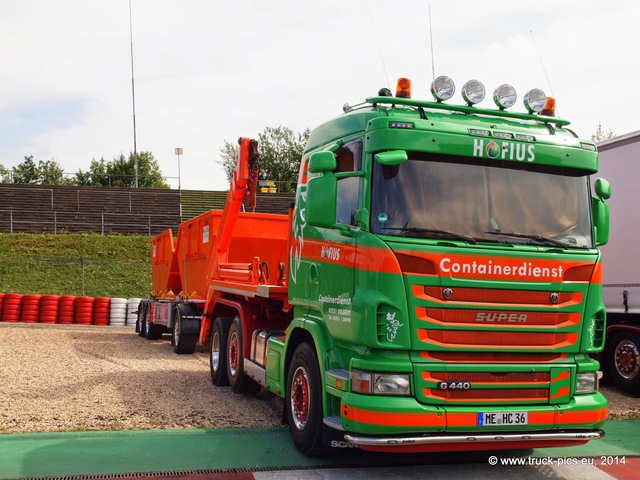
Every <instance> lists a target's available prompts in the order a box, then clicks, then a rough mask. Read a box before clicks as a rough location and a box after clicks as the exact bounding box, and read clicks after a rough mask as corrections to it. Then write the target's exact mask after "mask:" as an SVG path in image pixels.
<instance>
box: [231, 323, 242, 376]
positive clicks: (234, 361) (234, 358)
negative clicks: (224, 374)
mask: <svg viewBox="0 0 640 480" xmlns="http://www.w3.org/2000/svg"><path fill="white" fill-rule="evenodd" d="M238 350H239V345H238V334H237V333H236V332H233V333H232V334H231V337H230V338H229V372H230V373H231V376H232V377H235V376H236V374H237V373H238V355H239V354H240V352H239V351H238Z"/></svg>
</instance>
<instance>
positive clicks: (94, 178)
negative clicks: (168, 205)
mask: <svg viewBox="0 0 640 480" xmlns="http://www.w3.org/2000/svg"><path fill="white" fill-rule="evenodd" d="M137 163H138V186H139V187H141V188H170V187H169V184H167V182H165V181H164V178H163V176H162V172H161V171H160V166H159V165H158V162H157V160H156V159H155V158H154V156H153V153H151V152H140V153H138V154H137ZM135 164H136V156H134V154H133V153H131V154H130V155H129V157H128V158H127V157H125V156H124V155H120V156H119V157H117V158H114V159H113V160H111V161H106V160H105V159H104V158H101V159H100V160H96V159H93V160H91V164H90V166H89V170H88V171H86V172H85V171H83V170H82V169H80V170H78V171H77V172H76V174H75V176H74V177H71V178H65V176H64V170H63V168H62V166H60V164H59V163H58V162H56V161H55V160H47V161H46V162H45V161H42V160H40V161H38V163H37V164H36V162H35V161H34V160H33V155H31V156H28V157H24V162H22V163H20V164H19V165H17V166H15V167H13V168H11V169H8V168H6V167H5V166H3V165H0V182H2V183H10V182H11V183H17V184H23V185H28V184H31V185H79V186H85V187H135V183H136V182H135V177H136V175H135Z"/></svg>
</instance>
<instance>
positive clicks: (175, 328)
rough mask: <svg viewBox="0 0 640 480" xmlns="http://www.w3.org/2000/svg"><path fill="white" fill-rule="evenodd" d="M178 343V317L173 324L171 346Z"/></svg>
mask: <svg viewBox="0 0 640 480" xmlns="http://www.w3.org/2000/svg"><path fill="white" fill-rule="evenodd" d="M179 342H180V317H178V318H176V319H175V322H174V323H173V344H174V345H178V344H179Z"/></svg>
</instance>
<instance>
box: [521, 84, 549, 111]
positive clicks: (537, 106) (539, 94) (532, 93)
mask: <svg viewBox="0 0 640 480" xmlns="http://www.w3.org/2000/svg"><path fill="white" fill-rule="evenodd" d="M546 103H547V96H546V95H545V93H544V92H543V91H542V90H540V89H539V88H534V89H531V90H529V91H528V92H527V93H525V95H524V106H525V107H526V109H527V110H528V111H529V113H538V112H540V111H541V110H542V109H543V108H544V106H545V105H546Z"/></svg>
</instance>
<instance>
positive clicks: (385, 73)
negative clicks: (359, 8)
mask: <svg viewBox="0 0 640 480" xmlns="http://www.w3.org/2000/svg"><path fill="white" fill-rule="evenodd" d="M369 19H371V26H372V27H373V35H374V36H375V37H376V44H377V45H378V53H379V54H380V62H382V70H384V76H385V78H386V79H387V87H389V90H391V83H390V82H389V75H387V67H386V65H385V64H384V56H383V55H382V47H380V40H378V31H377V30H376V24H375V22H374V21H373V15H371V9H369Z"/></svg>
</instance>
